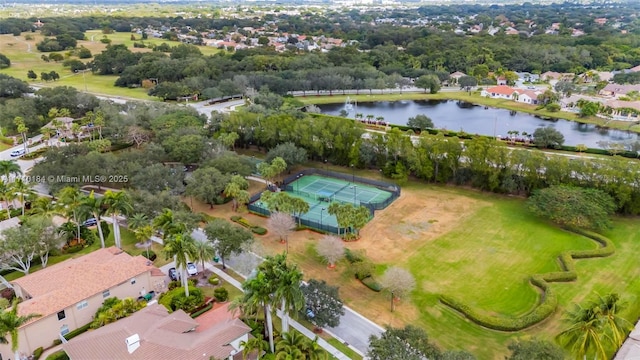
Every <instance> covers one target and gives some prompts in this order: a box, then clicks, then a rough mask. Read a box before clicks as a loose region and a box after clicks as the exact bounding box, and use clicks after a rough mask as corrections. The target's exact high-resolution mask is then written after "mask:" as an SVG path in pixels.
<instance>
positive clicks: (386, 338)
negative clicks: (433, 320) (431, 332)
mask: <svg viewBox="0 0 640 360" xmlns="http://www.w3.org/2000/svg"><path fill="white" fill-rule="evenodd" d="M367 356H368V357H369V358H370V359H371V360H423V359H438V358H439V357H440V350H439V349H438V348H437V347H436V346H435V345H434V344H432V343H430V342H429V337H428V336H427V333H426V332H425V331H424V330H422V329H421V328H418V327H416V326H413V325H407V326H406V327H405V328H403V329H398V328H392V327H390V326H387V328H386V331H385V332H383V333H382V334H381V335H380V336H379V337H378V336H375V335H372V336H371V337H370V338H369V352H368V353H367Z"/></svg>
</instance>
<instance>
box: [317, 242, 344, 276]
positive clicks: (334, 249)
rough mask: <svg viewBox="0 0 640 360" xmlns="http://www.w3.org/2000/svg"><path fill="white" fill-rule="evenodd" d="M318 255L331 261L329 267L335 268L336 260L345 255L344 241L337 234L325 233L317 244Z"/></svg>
mask: <svg viewBox="0 0 640 360" xmlns="http://www.w3.org/2000/svg"><path fill="white" fill-rule="evenodd" d="M316 251H317V252H318V255H320V256H322V257H323V258H324V259H325V260H327V262H328V263H329V268H334V267H335V266H336V262H337V261H338V260H340V259H341V258H342V257H343V256H344V243H343V241H342V239H340V238H339V237H337V236H332V235H325V236H323V237H322V238H321V239H320V240H319V241H318V244H317V245H316Z"/></svg>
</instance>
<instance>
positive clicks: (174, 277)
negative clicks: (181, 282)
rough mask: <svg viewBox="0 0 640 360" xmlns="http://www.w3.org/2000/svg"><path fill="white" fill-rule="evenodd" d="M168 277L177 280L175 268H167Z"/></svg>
mask: <svg viewBox="0 0 640 360" xmlns="http://www.w3.org/2000/svg"><path fill="white" fill-rule="evenodd" d="M169 279H171V281H178V272H177V271H176V268H171V269H169Z"/></svg>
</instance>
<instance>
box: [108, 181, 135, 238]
mask: <svg viewBox="0 0 640 360" xmlns="http://www.w3.org/2000/svg"><path fill="white" fill-rule="evenodd" d="M103 203H104V204H105V205H106V207H107V209H106V211H105V213H106V214H110V215H111V219H112V222H113V238H114V240H115V242H116V246H117V247H118V248H120V249H122V244H121V239H120V221H119V219H118V218H119V217H120V215H125V216H126V215H129V214H130V213H131V211H133V206H132V204H131V197H130V196H129V194H128V193H127V192H125V191H111V190H107V192H106V193H105V194H104V199H103Z"/></svg>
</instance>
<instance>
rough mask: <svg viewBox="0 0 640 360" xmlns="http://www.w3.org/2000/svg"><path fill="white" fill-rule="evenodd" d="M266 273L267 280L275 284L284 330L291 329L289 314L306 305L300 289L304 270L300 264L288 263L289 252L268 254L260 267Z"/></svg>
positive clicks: (276, 301) (275, 299)
mask: <svg viewBox="0 0 640 360" xmlns="http://www.w3.org/2000/svg"><path fill="white" fill-rule="evenodd" d="M258 270H259V271H262V272H264V273H265V274H266V278H267V280H268V281H269V282H270V283H271V284H273V287H274V289H275V291H274V298H273V302H274V304H278V303H279V304H280V310H281V311H282V331H283V332H287V331H289V316H290V314H291V313H293V314H297V313H298V312H299V311H300V310H301V309H302V307H303V306H304V296H303V294H302V291H301V290H300V283H301V282H302V272H301V271H300V270H299V269H298V266H297V265H295V264H293V265H291V264H288V263H287V254H284V253H283V254H278V255H275V256H267V257H266V258H265V261H264V262H263V263H262V264H260V266H259V267H258Z"/></svg>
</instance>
